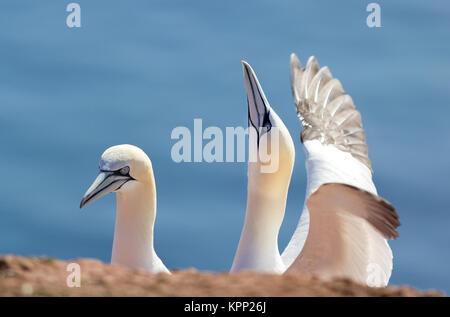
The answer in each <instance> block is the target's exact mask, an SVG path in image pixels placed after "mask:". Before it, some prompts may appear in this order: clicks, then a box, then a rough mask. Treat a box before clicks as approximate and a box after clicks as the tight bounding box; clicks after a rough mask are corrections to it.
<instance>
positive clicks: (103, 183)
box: [80, 172, 132, 208]
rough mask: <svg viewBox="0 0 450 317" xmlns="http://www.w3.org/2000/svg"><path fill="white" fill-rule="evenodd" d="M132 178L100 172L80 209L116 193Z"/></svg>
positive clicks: (85, 195)
mask: <svg viewBox="0 0 450 317" xmlns="http://www.w3.org/2000/svg"><path fill="white" fill-rule="evenodd" d="M131 179H132V178H131V177H130V176H124V175H120V174H117V173H116V172H100V174H98V176H97V178H96V179H95V181H94V182H93V183H92V185H91V187H89V189H88V190H87V191H86V193H85V194H84V196H83V199H82V200H81V203H80V208H83V207H84V206H86V205H89V204H90V203H91V202H93V201H94V200H97V199H99V198H100V197H102V196H104V195H106V194H108V193H111V192H114V191H116V190H118V189H119V188H120V187H122V185H123V184H125V183H126V182H128V181H129V180H131Z"/></svg>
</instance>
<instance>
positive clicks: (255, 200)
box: [231, 163, 290, 273]
mask: <svg viewBox="0 0 450 317" xmlns="http://www.w3.org/2000/svg"><path fill="white" fill-rule="evenodd" d="M251 164H252V163H249V175H248V188H247V191H248V192H247V211H246V216H245V223H244V228H243V229H242V234H241V239H240V241H239V246H238V249H237V251H236V255H235V258H234V262H233V265H232V267H231V271H232V272H235V271H241V270H252V271H260V272H271V273H282V272H284V270H285V266H284V264H283V261H282V260H281V256H280V252H279V250H278V232H279V230H280V226H281V223H282V221H283V217H284V211H285V208H286V198H287V191H288V187H289V179H290V175H289V178H287V180H286V179H284V181H281V182H280V179H279V177H273V176H274V175H273V174H260V172H259V170H258V168H259V167H258V166H259V164H254V166H251ZM278 176H279V175H278ZM282 178H285V177H282Z"/></svg>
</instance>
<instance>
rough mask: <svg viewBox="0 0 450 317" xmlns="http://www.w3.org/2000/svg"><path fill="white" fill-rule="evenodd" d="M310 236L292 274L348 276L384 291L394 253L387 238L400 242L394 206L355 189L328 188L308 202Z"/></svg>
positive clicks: (337, 185)
mask: <svg viewBox="0 0 450 317" xmlns="http://www.w3.org/2000/svg"><path fill="white" fill-rule="evenodd" d="M306 206H307V207H308V210H309V213H310V219H309V233H308V237H307V239H306V242H305V245H304V247H303V249H302V251H301V253H300V255H299V256H298V257H297V258H296V259H295V261H294V262H293V263H292V265H291V266H290V267H289V268H288V270H287V271H303V272H309V273H316V274H318V275H320V276H321V277H322V278H325V279H327V278H335V277H348V278H352V279H354V280H356V281H358V282H360V283H366V284H369V285H370V284H372V285H371V286H385V285H386V284H387V282H388V279H389V277H390V273H391V272H390V271H391V269H392V253H391V252H390V248H386V240H385V239H395V238H396V237H398V232H397V227H398V226H399V225H400V221H399V219H398V215H397V213H396V212H395V209H394V207H392V205H391V204H389V203H388V202H387V201H386V200H384V199H382V198H381V197H379V196H377V195H374V194H371V193H369V192H367V191H365V190H362V189H359V188H357V187H354V186H350V185H346V184H339V183H329V184H324V185H322V186H320V187H319V189H317V190H316V191H315V192H314V193H313V194H312V195H311V196H310V198H309V199H308V201H307V203H306Z"/></svg>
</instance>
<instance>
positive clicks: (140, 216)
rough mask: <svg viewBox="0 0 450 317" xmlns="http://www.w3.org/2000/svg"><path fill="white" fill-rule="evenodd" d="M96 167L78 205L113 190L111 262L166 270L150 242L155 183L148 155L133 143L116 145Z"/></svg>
mask: <svg viewBox="0 0 450 317" xmlns="http://www.w3.org/2000/svg"><path fill="white" fill-rule="evenodd" d="M99 168H100V173H99V175H98V176H97V178H96V179H95V181H94V182H93V183H92V185H91V187H89V189H88V190H87V191H86V193H85V194H84V196H83V199H82V200H81V203H80V208H82V207H84V206H86V205H88V204H90V203H91V202H93V201H94V200H97V199H98V198H100V197H102V196H104V195H106V194H108V193H111V192H116V194H117V211H116V224H115V228H114V242H113V250H112V256H111V263H112V264H118V265H123V266H126V267H129V268H132V269H142V270H146V271H149V272H165V273H169V270H168V269H167V268H166V266H165V265H164V264H163V263H162V261H161V259H160V258H159V257H158V255H157V254H156V252H155V249H154V246H153V227H154V223H155V217H156V185H155V178H154V175H153V168H152V162H151V161H150V159H149V157H148V156H147V155H146V154H145V152H144V151H142V150H141V149H140V148H138V147H136V146H133V145H128V144H122V145H116V146H112V147H110V148H108V149H107V150H106V151H105V152H104V153H103V154H102V156H101V159H100V163H99Z"/></svg>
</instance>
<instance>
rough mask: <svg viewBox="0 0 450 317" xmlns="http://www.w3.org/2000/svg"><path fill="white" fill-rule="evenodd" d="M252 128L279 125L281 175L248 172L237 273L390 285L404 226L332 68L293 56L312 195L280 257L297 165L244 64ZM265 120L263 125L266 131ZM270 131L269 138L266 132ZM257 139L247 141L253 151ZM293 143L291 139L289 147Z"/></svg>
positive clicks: (294, 86)
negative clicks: (380, 190)
mask: <svg viewBox="0 0 450 317" xmlns="http://www.w3.org/2000/svg"><path fill="white" fill-rule="evenodd" d="M244 80H245V83H246V88H247V99H248V107H249V125H250V123H253V122H254V121H255V120H253V119H252V113H257V114H258V118H263V120H261V119H260V120H259V121H256V122H258V123H259V126H260V127H261V126H264V124H265V123H264V122H265V121H264V118H268V119H267V120H268V121H269V123H270V124H273V125H276V126H280V127H281V130H282V131H283V132H281V133H280V144H285V146H282V145H280V151H279V152H280V156H281V157H283V156H286V155H287V156H290V158H289V159H286V158H284V159H281V158H280V169H279V170H278V171H276V172H275V173H274V175H262V174H261V173H259V172H258V171H257V170H255V169H254V168H253V165H254V163H250V162H249V166H248V178H249V179H248V194H247V211H246V218H245V224H244V228H243V231H242V234H241V239H240V241H239V246H238V249H237V252H236V255H235V259H234V262H233V266H232V269H231V271H239V270H254V271H263V272H273V273H283V272H285V271H286V270H287V271H301V272H308V273H314V274H316V275H317V276H319V277H320V278H322V279H329V278H334V277H348V278H351V279H353V280H355V281H358V282H360V283H364V284H367V285H369V286H385V285H387V283H388V281H389V278H390V275H391V272H392V251H391V249H390V247H389V245H388V244H387V241H386V239H389V238H396V237H397V236H398V233H397V231H396V228H397V227H398V226H399V225H400V222H399V221H398V215H397V214H396V212H395V210H394V208H393V207H392V206H391V205H390V204H389V203H388V202H387V201H385V200H383V199H382V198H380V197H379V196H378V195H377V192H376V189H375V185H374V184H373V182H372V170H371V166H370V160H369V158H368V155H367V145H366V143H365V134H364V130H363V128H362V124H361V117H360V114H359V112H358V111H357V110H356V109H355V107H354V105H353V101H352V99H351V97H350V96H348V95H345V94H344V92H343V89H342V86H341V84H340V82H339V81H338V80H337V79H334V78H333V77H332V76H331V73H330V72H329V70H328V68H327V67H324V68H321V69H319V67H318V64H317V61H316V59H315V58H314V57H311V58H310V59H309V61H308V63H307V65H306V68H305V69H302V68H301V66H300V62H299V60H298V58H297V57H296V56H295V55H294V54H293V55H292V56H291V83H292V91H293V95H294V101H295V104H296V106H297V113H298V115H299V117H300V119H301V121H302V124H303V130H302V135H301V140H302V143H303V146H304V149H305V152H306V171H307V189H306V197H305V206H304V208H303V213H302V216H301V218H300V221H299V225H298V227H297V229H296V231H295V233H294V235H293V237H292V238H291V240H290V242H289V244H288V246H287V247H286V249H285V250H284V252H283V254H282V255H280V254H279V251H278V244H277V243H278V241H277V238H278V231H279V228H280V225H281V222H282V219H283V217H284V212H285V205H286V198H287V189H288V186H289V182H290V178H291V172H292V166H293V161H294V153H293V150H292V148H293V146H292V147H291V145H287V144H288V143H290V142H287V141H286V140H288V139H290V135H289V132H288V131H287V129H286V127H285V126H284V124H283V123H282V121H281V119H279V117H278V116H277V115H276V114H275V112H274V110H273V108H271V107H270V106H269V103H268V102H267V99H266V97H265V95H264V93H263V91H262V89H261V86H260V84H259V82H258V79H257V78H256V75H255V74H254V72H253V70H252V69H251V67H250V66H249V65H248V64H246V63H244ZM261 122H262V125H261ZM267 133H270V131H269V132H267ZM252 142H256V141H255V140H252V139H249V146H250V147H252V146H254V145H252ZM291 142H292V141H291Z"/></svg>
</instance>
